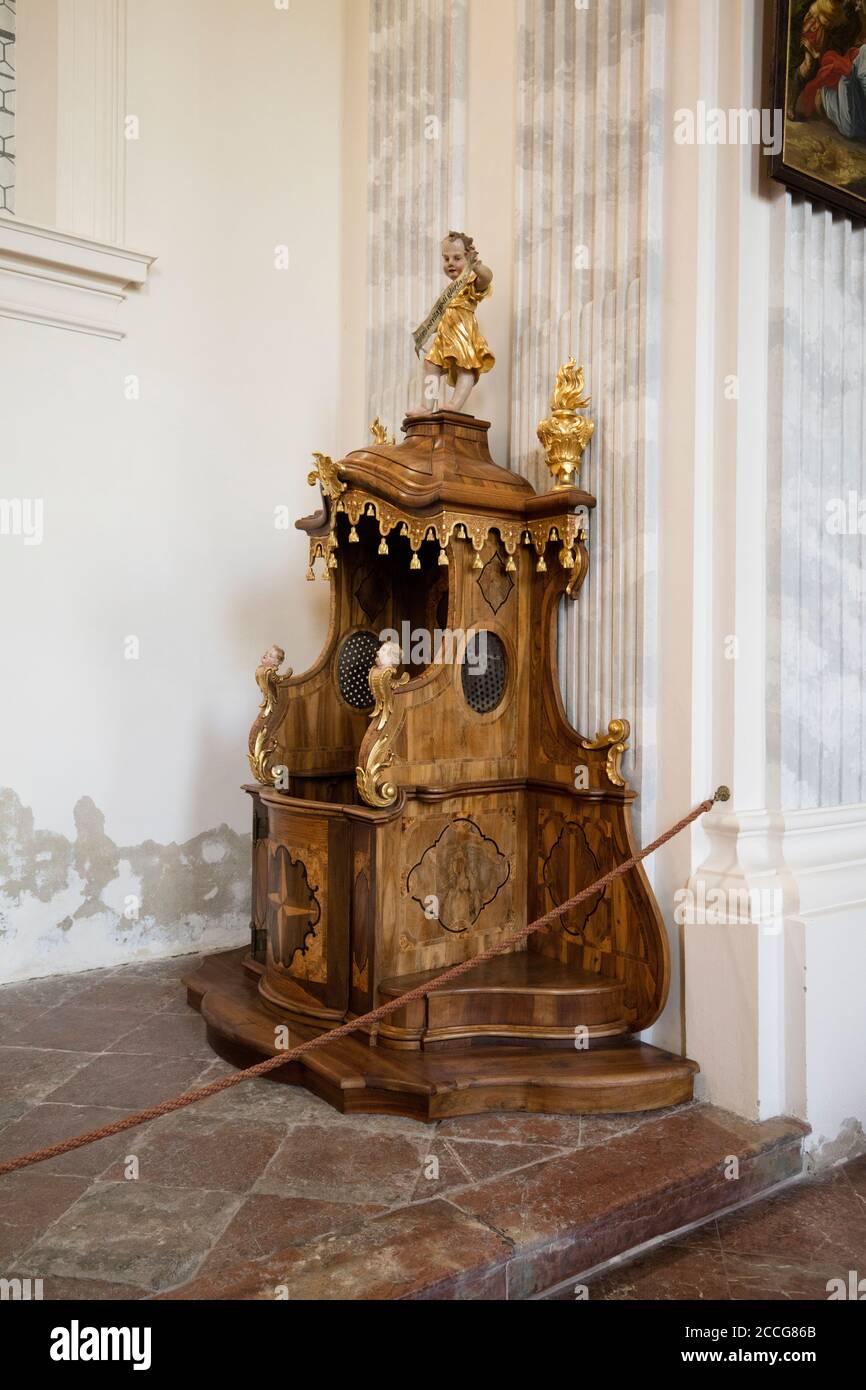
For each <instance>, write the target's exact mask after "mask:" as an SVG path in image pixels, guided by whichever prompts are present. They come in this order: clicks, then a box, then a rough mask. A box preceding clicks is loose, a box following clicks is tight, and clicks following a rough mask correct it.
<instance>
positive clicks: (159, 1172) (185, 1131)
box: [102, 1106, 285, 1192]
mask: <svg viewBox="0 0 866 1390" xmlns="http://www.w3.org/2000/svg"><path fill="white" fill-rule="evenodd" d="M197 1112H198V1107H192V1106H191V1107H190V1108H189V1109H188V1110H181V1111H178V1112H177V1113H176V1114H174V1115H167V1116H164V1117H162V1118H160V1119H158V1120H154V1121H153V1122H152V1123H151V1124H149V1125H148V1126H147V1128H146V1132H144V1133H143V1134H142V1136H141V1137H139V1138H136V1137H135V1131H130V1132H128V1133H127V1134H126V1136H125V1139H126V1149H125V1153H127V1154H134V1155H135V1157H136V1159H137V1160H138V1179H139V1181H141V1182H147V1183H155V1184H158V1185H160V1186H162V1187H179V1188H187V1189H194V1190H196V1191H199V1192H206V1191H220V1192H247V1191H249V1189H250V1188H251V1187H252V1185H253V1183H254V1182H255V1181H256V1179H257V1178H258V1177H260V1176H261V1174H262V1173H263V1172H264V1170H265V1168H266V1167H267V1165H268V1163H269V1161H270V1160H271V1158H272V1157H273V1155H274V1154H275V1153H276V1151H277V1149H278V1148H279V1146H280V1143H281V1141H282V1140H283V1137H284V1135H285V1130H284V1129H283V1128H282V1126H278V1125H268V1124H263V1123H262V1122H261V1121H260V1120H256V1119H238V1118H237V1117H232V1118H228V1119H226V1118H220V1117H216V1116H210V1117H208V1116H201V1115H200V1114H199V1113H197ZM122 1177H123V1172H122V1162H121V1163H114V1164H112V1165H111V1166H110V1167H108V1168H107V1169H106V1170H105V1171H103V1173H102V1181H104V1182H114V1181H120V1180H121V1178H122Z"/></svg>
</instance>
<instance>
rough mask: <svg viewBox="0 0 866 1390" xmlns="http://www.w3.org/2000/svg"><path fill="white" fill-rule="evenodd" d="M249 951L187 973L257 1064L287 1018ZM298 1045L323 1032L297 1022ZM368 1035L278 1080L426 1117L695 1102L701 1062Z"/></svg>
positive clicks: (629, 1044) (627, 1050)
mask: <svg viewBox="0 0 866 1390" xmlns="http://www.w3.org/2000/svg"><path fill="white" fill-rule="evenodd" d="M241 955H242V953H239V952H229V953H227V954H226V955H220V956H211V957H209V958H208V959H207V960H206V961H205V962H204V964H203V965H202V966H201V967H200V968H199V969H198V970H196V971H194V972H193V973H192V974H191V975H189V976H187V977H186V979H185V982H184V983H185V984H186V985H187V998H188V999H189V1002H190V1003H191V1004H192V1005H193V1006H194V1007H196V1008H198V1009H199V1010H200V1012H201V1015H202V1017H203V1018H204V1020H205V1022H206V1024H207V1029H208V1039H209V1041H210V1043H211V1046H212V1047H213V1048H214V1050H215V1051H216V1052H217V1053H219V1055H220V1056H221V1057H224V1058H225V1059H226V1060H228V1061H230V1062H232V1063H234V1064H235V1065H236V1066H250V1065H252V1064H253V1063H254V1062H257V1061H260V1060H261V1059H262V1057H270V1056H273V1055H274V1054H275V1052H276V1050H277V1049H276V1029H277V1027H278V1026H279V1025H280V1024H281V1022H284V1021H283V1020H281V1018H280V1016H279V1014H278V1013H277V1012H276V1011H275V1010H274V1009H273V1008H271V1007H269V1006H268V1005H267V1004H266V1003H265V1002H264V1001H263V1000H262V998H261V996H260V995H259V993H258V991H257V989H256V986H255V982H254V981H253V980H251V979H250V977H249V975H248V974H247V973H246V972H245V971H244V969H243V964H242V958H241ZM288 1028H289V1046H294V1045H296V1044H297V1043H300V1042H302V1041H304V1039H305V1038H308V1037H314V1036H316V1030H314V1029H312V1028H309V1027H304V1026H299V1025H296V1024H295V1023H290V1024H289V1025H288ZM372 1042H373V1040H371V1039H370V1038H368V1037H366V1036H365V1035H363V1034H359V1035H355V1036H351V1037H346V1038H340V1039H338V1040H337V1041H336V1042H334V1043H332V1044H329V1045H328V1046H327V1047H324V1048H321V1049H320V1050H318V1051H316V1052H312V1053H309V1054H308V1055H307V1056H304V1057H302V1058H300V1059H298V1060H297V1061H295V1062H291V1063H287V1064H286V1066H285V1067H283V1068H280V1069H279V1070H278V1071H276V1072H275V1073H274V1074H273V1077H272V1079H273V1080H274V1081H279V1082H287V1083H290V1084H294V1085H302V1086H306V1087H307V1089H308V1090H311V1091H313V1092H314V1093H315V1094H316V1095H318V1096H321V1097H322V1099H323V1100H327V1101H328V1102H329V1103H330V1104H331V1105H333V1106H334V1107H335V1108H336V1109H337V1110H341V1111H344V1112H347V1113H348V1112H358V1113H365V1112H379V1113H381V1112H390V1113H393V1114H397V1115H410V1116H414V1117H415V1118H417V1119H421V1120H438V1119H443V1118H445V1117H447V1116H453V1115H475V1114H479V1113H482V1112H484V1111H488V1110H515V1111H520V1110H524V1111H538V1112H544V1111H548V1112H549V1111H552V1112H559V1113H562V1114H589V1113H593V1112H623V1113H624V1112H629V1111H637V1110H655V1109H659V1108H661V1107H664V1106H670V1105H676V1104H678V1103H679V1102H681V1101H687V1100H691V1098H692V1088H693V1083H694V1074H695V1072H696V1071H697V1070H698V1067H697V1064H696V1063H695V1062H691V1061H689V1060H688V1058H685V1057H676V1056H674V1055H672V1054H671V1053H669V1052H663V1051H661V1049H659V1048H655V1047H650V1046H649V1045H648V1044H646V1043H642V1042H639V1041H637V1040H636V1039H634V1038H631V1037H625V1038H622V1039H619V1040H613V1041H611V1042H610V1043H608V1044H606V1045H603V1046H599V1047H596V1048H591V1049H590V1050H588V1051H578V1050H576V1049H575V1048H573V1047H572V1048H543V1047H539V1046H538V1045H537V1044H535V1045H533V1044H531V1043H524V1044H522V1045H520V1044H514V1045H508V1046H505V1045H498V1046H497V1045H478V1046H475V1047H462V1048H458V1047H454V1048H449V1049H443V1050H434V1049H430V1050H423V1051H414V1052H402V1051H396V1050H394V1049H392V1048H385V1047H379V1046H373V1045H372Z"/></svg>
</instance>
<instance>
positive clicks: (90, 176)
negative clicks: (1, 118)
mask: <svg viewBox="0 0 866 1390" xmlns="http://www.w3.org/2000/svg"><path fill="white" fill-rule="evenodd" d="M125 102H126V0H65V3H64V4H62V5H60V6H59V8H58V14H57V111H58V123H57V149H58V159H57V225H58V226H59V227H71V228H74V229H75V230H76V231H78V232H82V233H84V234H85V235H87V236H92V237H94V238H96V239H99V240H105V241H107V242H120V241H122V240H123V235H124V225H125V201H126V188H125V168H126V138H125V133H124V118H125V116H126V114H127V113H126V110H125Z"/></svg>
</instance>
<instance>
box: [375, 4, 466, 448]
mask: <svg viewBox="0 0 866 1390" xmlns="http://www.w3.org/2000/svg"><path fill="white" fill-rule="evenodd" d="M468 42H469V12H468V2H467V0H411V3H410V2H409V0H371V5H370V102H369V146H370V164H369V174H368V218H369V222H368V251H367V255H368V277H367V283H368V287H369V312H368V325H369V326H368V333H367V399H368V403H369V405H368V408H369V412H370V419H371V420H372V419H373V417H374V416H376V415H378V416H379V417H380V418H381V419H382V420H383V422H384V423H385V424H387V425H388V426H389V427H390V428H392V429H398V428H399V425H400V423H401V421H402V419H403V415H404V414H405V411H406V408H407V406H408V405H409V404H410V399H411V394H412V390H413V388H414V386H415V383H416V380H417V377H418V375H419V374H420V367H418V365H417V360H416V358H415V355H414V350H413V347H412V336H411V335H412V330H413V329H414V328H415V327H416V326H417V324H418V323H419V322H420V321H421V320H422V319H423V318H424V315H425V314H426V313H427V311H428V310H429V308H430V306H431V304H432V303H433V301H434V300H435V298H436V296H437V294H438V293H439V291H440V289H441V288H442V285H443V284H444V281H443V279H442V274H441V268H440V253H439V243H440V240H441V238H442V237H443V236H444V235H445V233H446V232H447V231H449V230H450V229H451V228H452V227H456V228H460V229H463V226H464V222H465V213H466V81H467V76H466V69H467V47H468Z"/></svg>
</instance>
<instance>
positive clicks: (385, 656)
mask: <svg viewBox="0 0 866 1390" xmlns="http://www.w3.org/2000/svg"><path fill="white" fill-rule="evenodd" d="M401 661H402V652H401V650H400V645H399V643H398V642H385V643H384V645H383V646H381V647H380V648H379V651H378V653H377V656H376V664H375V665H374V666H373V668H372V670H371V671H370V690H371V691H372V694H373V699H374V701H375V704H374V706H373V712H372V714H371V715H370V727H369V729H368V730H367V733H366V736H365V738H364V742H363V743H362V744H361V751H360V754H359V757H360V763H359V765H358V767H357V768H356V769H355V777H356V780H357V783H358V791H359V792H360V793H361V797H362V798H363V800H364V801H365V802H366V803H367V805H368V806H375V807H377V808H378V809H383V808H385V807H387V806H393V805H394V803H395V801H396V800H397V796H398V791H397V788H396V787H395V786H394V784H393V782H388V781H385V780H384V778H385V775H386V773H387V771H388V769H389V768H390V767H391V765H392V764H393V761H394V750H393V744H394V741H395V740H396V738H397V735H398V734H399V732H400V730H401V729H402V727H403V721H404V719H405V717H406V715H405V710H403V709H400V710H399V712H398V711H397V710H395V703H394V694H395V692H396V691H397V690H399V689H400V688H401V686H404V685H406V684H407V683H408V681H409V675H408V672H406V671H404V672H403V675H402V676H400V677H399V678H398V677H397V667H398V666H399V665H400V662H401Z"/></svg>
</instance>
